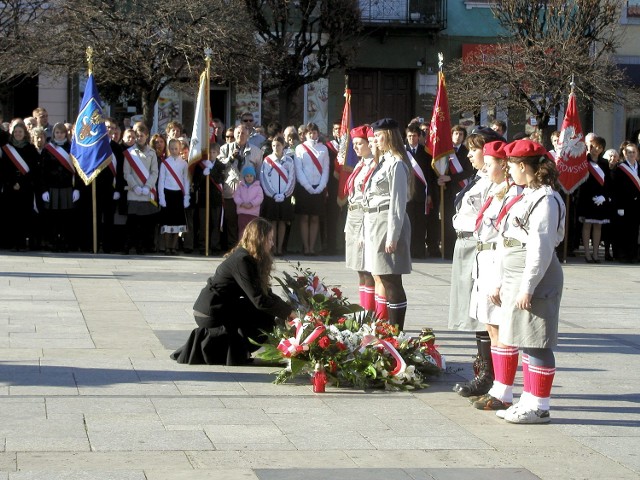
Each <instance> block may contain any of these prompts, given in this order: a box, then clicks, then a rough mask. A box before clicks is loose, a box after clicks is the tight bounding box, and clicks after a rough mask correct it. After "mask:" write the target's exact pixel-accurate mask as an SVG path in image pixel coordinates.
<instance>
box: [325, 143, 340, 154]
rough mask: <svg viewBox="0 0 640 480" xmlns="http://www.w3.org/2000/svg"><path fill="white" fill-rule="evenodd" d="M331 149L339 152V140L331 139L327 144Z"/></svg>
mask: <svg viewBox="0 0 640 480" xmlns="http://www.w3.org/2000/svg"><path fill="white" fill-rule="evenodd" d="M325 145H326V146H327V148H328V149H329V150H332V151H333V153H335V154H337V153H338V142H337V141H335V140H331V141H330V142H327V143H326V144H325Z"/></svg>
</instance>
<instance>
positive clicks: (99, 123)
mask: <svg viewBox="0 0 640 480" xmlns="http://www.w3.org/2000/svg"><path fill="white" fill-rule="evenodd" d="M86 54H87V64H88V75H89V78H88V79H87V84H86V86H85V89H84V95H83V96H82V103H81V105H80V112H79V113H78V118H77V119H76V123H75V125H74V127H73V137H72V139H71V152H70V156H71V158H72V160H73V164H74V166H75V169H76V172H77V173H78V176H79V177H80V178H82V181H83V182H84V184H85V185H89V184H91V204H92V213H93V253H98V221H97V211H96V210H97V209H96V183H95V182H94V180H95V179H96V177H97V176H98V175H99V174H100V172H101V171H102V170H103V169H104V168H105V167H106V166H107V165H109V163H111V160H112V158H113V152H112V151H111V144H110V138H109V132H108V130H107V127H106V125H105V124H104V116H103V115H102V106H101V100H100V95H99V94H98V90H97V88H96V85H95V81H94V78H93V48H91V47H87V50H86Z"/></svg>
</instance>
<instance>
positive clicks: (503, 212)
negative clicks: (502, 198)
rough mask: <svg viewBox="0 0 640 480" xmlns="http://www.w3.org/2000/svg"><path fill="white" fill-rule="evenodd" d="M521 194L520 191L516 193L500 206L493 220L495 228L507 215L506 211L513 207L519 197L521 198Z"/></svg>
mask: <svg viewBox="0 0 640 480" xmlns="http://www.w3.org/2000/svg"><path fill="white" fill-rule="evenodd" d="M522 195H523V194H522V193H519V194H518V195H516V196H515V197H513V198H512V199H511V200H509V201H508V202H507V203H506V204H505V205H503V206H502V208H501V209H500V213H498V216H497V217H496V221H495V222H494V226H495V228H498V227H499V225H500V222H501V221H502V219H503V218H504V217H505V216H506V215H507V213H509V210H511V207H513V206H514V205H515V204H516V203H517V202H519V201H520V199H521V198H522Z"/></svg>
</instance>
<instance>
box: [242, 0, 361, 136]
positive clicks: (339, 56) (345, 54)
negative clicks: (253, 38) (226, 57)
mask: <svg viewBox="0 0 640 480" xmlns="http://www.w3.org/2000/svg"><path fill="white" fill-rule="evenodd" d="M244 4H245V5H246V8H247V10H248V12H249V13H250V15H251V19H252V25H253V28H254V29H255V33H256V35H257V38H258V41H259V42H260V46H259V48H258V50H257V51H256V55H257V58H259V59H260V62H261V63H262V90H263V92H265V93H267V92H271V91H277V92H278V100H279V104H280V118H279V120H280V122H281V123H282V124H283V125H286V124H287V123H288V116H289V104H290V102H291V98H292V96H293V95H294V94H295V93H296V91H297V90H298V89H299V88H300V87H302V86H303V85H306V84H309V83H312V82H314V81H316V80H318V79H320V78H324V77H327V76H328V75H329V73H330V72H331V71H333V70H336V69H340V68H345V67H346V66H348V65H349V63H350V61H351V59H352V58H353V55H354V54H355V52H356V51H357V48H356V47H357V44H358V40H359V38H360V31H361V13H360V6H359V3H358V1H357V0H298V1H293V0H245V1H244Z"/></svg>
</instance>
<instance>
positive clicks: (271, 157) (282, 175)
mask: <svg viewBox="0 0 640 480" xmlns="http://www.w3.org/2000/svg"><path fill="white" fill-rule="evenodd" d="M265 160H266V162H267V163H268V164H269V166H270V167H271V168H273V169H274V170H275V171H276V172H277V173H278V175H280V178H281V179H282V181H283V182H284V183H289V178H288V177H287V174H286V173H285V172H284V171H283V170H282V169H281V168H280V166H279V165H278V163H277V162H276V161H275V156H274V155H269V156H267V157H266V158H265Z"/></svg>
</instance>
